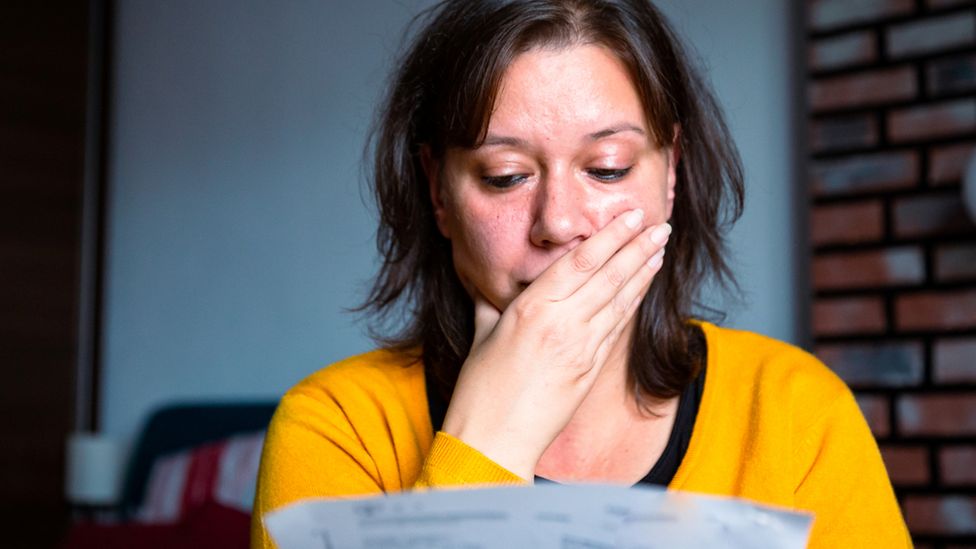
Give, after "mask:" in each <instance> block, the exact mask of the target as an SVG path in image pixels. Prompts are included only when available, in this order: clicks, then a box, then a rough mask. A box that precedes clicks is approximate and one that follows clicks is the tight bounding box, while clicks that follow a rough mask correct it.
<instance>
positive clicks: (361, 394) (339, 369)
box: [279, 349, 426, 415]
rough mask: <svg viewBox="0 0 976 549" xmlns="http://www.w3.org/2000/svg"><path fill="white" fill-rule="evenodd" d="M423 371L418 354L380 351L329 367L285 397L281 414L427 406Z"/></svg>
mask: <svg viewBox="0 0 976 549" xmlns="http://www.w3.org/2000/svg"><path fill="white" fill-rule="evenodd" d="M424 396H425V395H424V368H423V364H422V362H421V359H420V355H419V353H416V352H398V351H391V350H385V349H378V350H374V351H370V352H368V353H363V354H359V355H354V356H351V357H348V358H346V359H343V360H340V361H339V362H336V363H333V364H330V365H329V366H326V367H324V368H322V369H320V370H318V371H316V372H315V373H313V374H311V375H309V376H308V377H306V378H305V379H303V380H302V381H300V382H299V383H298V384H296V385H295V386H294V387H292V388H291V389H290V390H288V392H287V393H285V395H284V396H283V397H282V399H281V404H280V405H279V412H282V413H287V412H288V411H296V412H297V411H301V413H303V414H304V413H307V412H308V411H309V408H318V409H331V410H334V411H336V412H339V413H342V414H343V415H347V414H348V412H349V411H350V410H356V411H357V412H358V413H362V412H365V411H366V410H377V411H378V410H379V409H391V408H403V407H405V406H406V407H409V408H415V407H417V406H418V404H421V403H425V401H426V399H425V398H424Z"/></svg>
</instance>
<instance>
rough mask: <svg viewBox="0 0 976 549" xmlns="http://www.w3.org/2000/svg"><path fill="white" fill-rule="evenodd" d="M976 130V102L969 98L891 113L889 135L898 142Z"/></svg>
mask: <svg viewBox="0 0 976 549" xmlns="http://www.w3.org/2000/svg"><path fill="white" fill-rule="evenodd" d="M973 130H976V102H974V101H971V100H968V99H966V100H962V101H952V102H948V103H940V104H938V105H926V106H923V107H912V108H909V109H901V110H897V111H892V112H890V113H889V114H888V137H889V139H891V140H892V141H896V142H906V141H917V140H920V139H930V138H933V137H950V136H953V135H958V134H961V133H967V132H971V131H973Z"/></svg>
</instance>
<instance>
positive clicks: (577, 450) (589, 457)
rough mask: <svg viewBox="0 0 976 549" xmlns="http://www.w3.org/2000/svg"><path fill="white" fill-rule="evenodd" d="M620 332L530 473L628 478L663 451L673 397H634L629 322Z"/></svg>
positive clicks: (674, 408)
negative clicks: (576, 405)
mask: <svg viewBox="0 0 976 549" xmlns="http://www.w3.org/2000/svg"><path fill="white" fill-rule="evenodd" d="M624 333H625V334H626V335H627V337H621V338H620V339H619V340H618V341H617V345H615V346H614V348H613V349H612V350H611V352H610V354H609V356H608V358H607V362H606V363H605V364H604V366H603V369H602V370H601V371H600V374H599V376H598V377H597V379H596V381H595V382H594V385H593V388H592V389H591V390H590V392H589V394H587V396H586V398H585V399H584V400H583V402H582V403H581V404H580V407H579V408H578V409H577V410H576V413H575V414H574V415H573V417H572V419H571V420H570V421H569V423H568V424H567V425H566V427H565V428H563V430H562V431H561V432H560V433H559V435H557V437H556V439H555V440H553V442H552V444H550V445H549V447H548V448H547V449H546V451H545V452H544V453H543V455H542V458H541V459H540V460H539V465H538V466H537V468H536V474H538V475H540V476H543V477H545V478H550V479H552V480H602V481H610V482H614V481H623V482H630V479H631V477H633V476H634V475H635V474H637V473H641V472H643V473H646V472H647V470H648V469H649V468H650V466H652V465H653V464H654V462H656V461H657V458H658V457H659V456H660V454H661V452H663V450H664V447H665V446H666V445H667V439H668V436H669V435H670V433H671V427H672V425H673V424H674V415H675V412H676V411H677V403H678V399H677V398H673V399H668V400H663V401H661V400H648V397H646V396H644V397H643V398H642V400H641V402H640V403H639V402H638V399H637V395H635V394H634V388H633V386H632V385H631V383H630V379H631V377H630V375H629V373H628V361H627V358H628V357H629V354H630V341H631V337H630V336H631V334H632V333H633V322H631V325H630V326H628V329H626V330H625V331H624ZM648 461H649V463H645V462H648ZM645 466H646V467H645ZM642 476H643V474H640V475H639V476H638V477H637V478H636V479H633V482H636V480H639V479H640V478H641V477H642Z"/></svg>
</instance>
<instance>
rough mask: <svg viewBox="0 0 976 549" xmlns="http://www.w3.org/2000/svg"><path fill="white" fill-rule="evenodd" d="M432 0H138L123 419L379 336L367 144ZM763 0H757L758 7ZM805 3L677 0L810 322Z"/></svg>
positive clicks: (111, 422)
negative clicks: (800, 57) (803, 252)
mask: <svg viewBox="0 0 976 549" xmlns="http://www.w3.org/2000/svg"><path fill="white" fill-rule="evenodd" d="M428 3H429V1H426V0H401V1H399V2H392V1H390V2H388V1H376V2H352V1H350V2H343V3H342V5H341V6H336V4H337V3H336V2H320V1H314V0H303V1H298V0H296V1H290V2H274V3H271V2H262V1H258V0H246V1H241V0H233V1H232V0H208V1H207V2H191V1H189V0H180V1H173V2H165V3H163V2H153V1H149V0H121V1H120V2H118V14H117V27H116V33H117V35H116V42H115V47H116V52H115V55H116V67H115V69H116V73H115V76H116V80H115V87H114V90H113V93H114V104H113V125H112V128H111V131H112V147H111V151H110V153H111V163H110V166H109V170H110V172H109V173H110V203H109V210H108V224H109V231H108V243H107V250H108V253H107V266H106V276H107V280H106V283H107V285H106V295H105V315H106V316H105V325H104V338H105V339H104V350H105V353H104V367H103V378H102V400H101V416H102V425H103V429H104V430H105V431H106V432H108V433H110V434H115V435H119V436H122V437H129V436H131V435H132V433H133V432H134V431H135V430H136V429H137V428H138V425H139V423H140V422H141V421H143V420H144V417H145V414H146V413H147V411H148V410H150V409H151V408H153V407H155V406H158V405H160V404H162V403H165V402H168V401H171V400H192V399H210V400H231V399H240V398H247V397H253V398H276V397H277V396H279V395H280V394H281V393H283V392H284V391H285V390H286V389H287V388H288V387H289V386H291V385H292V384H294V383H295V382H297V381H298V380H299V379H301V378H302V377H304V376H305V375H307V374H308V373H310V372H311V371H313V370H315V369H317V368H319V367H321V366H323V365H325V364H328V363H329V362H331V361H334V360H337V359H339V358H341V357H343V356H346V355H349V354H352V353H357V352H361V351H365V350H367V349H369V348H370V347H371V343H370V342H369V340H368V338H366V337H365V335H364V330H363V326H362V325H360V324H358V323H356V322H355V318H356V317H355V316H353V315H350V314H347V313H344V312H343V308H345V307H349V306H352V305H355V304H356V303H357V302H358V300H359V299H361V297H362V296H363V289H364V287H365V281H366V280H367V279H368V277H369V275H370V274H371V272H372V269H373V267H374V265H375V261H376V260H375V255H374V252H373V244H372V237H373V234H374V224H375V221H374V216H373V215H372V214H371V213H370V212H369V211H368V210H367V208H366V207H365V206H364V205H363V200H362V199H361V192H360V190H359V189H360V181H361V179H362V178H361V171H360V159H361V150H362V143H363V140H364V134H365V130H366V128H367V126H368V124H369V122H370V120H371V117H372V106H373V104H374V102H375V99H376V98H377V96H378V94H379V91H380V89H381V86H382V85H383V80H384V77H385V74H386V70H387V67H388V63H389V60H390V58H391V56H392V55H393V54H394V50H395V48H396V45H397V44H398V43H399V36H400V33H401V30H402V28H403V26H404V25H405V23H406V21H407V20H408V19H409V17H410V15H411V14H412V13H414V12H416V11H417V9H418V7H419V6H421V5H426V4H428ZM743 4H748V5H749V7H750V9H748V10H747V9H744V8H743ZM785 4H787V3H785V2H781V1H779V0H750V1H749V2H735V3H730V2H722V1H718V0H695V1H688V0H671V1H668V2H663V3H662V5H663V7H664V8H665V10H666V11H668V12H669V13H670V14H672V15H673V16H674V18H675V21H676V22H677V23H678V25H679V27H681V28H682V29H683V30H684V31H685V32H686V33H687V36H688V37H689V39H690V40H691V41H692V42H694V43H695V44H696V47H697V48H698V49H699V50H700V52H701V53H702V55H703V56H704V58H705V60H706V63H707V65H708V66H709V68H710V70H711V74H712V78H713V80H714V84H715V86H716V88H717V89H718V93H719V95H720V96H721V98H722V100H723V102H724V104H725V106H726V108H727V110H728V114H729V119H730V122H731V126H732V129H733V132H734V133H735V135H736V137H737V139H738V143H739V146H740V148H741V150H742V153H743V157H744V159H745V163H746V167H747V173H748V185H749V189H748V207H747V210H746V216H745V217H744V218H743V220H742V222H741V223H740V225H739V226H738V227H737V229H736V230H735V232H734V233H733V236H734V239H735V242H734V251H735V254H734V256H735V257H734V261H735V264H736V266H737V270H738V272H739V273H740V274H739V277H740V280H741V282H742V283H743V286H744V288H745V290H746V292H747V302H746V307H740V308H738V309H735V310H733V311H732V312H733V314H732V316H731V318H730V319H729V322H728V324H731V325H734V326H739V327H744V328H748V329H753V330H756V331H759V332H763V333H766V334H770V335H773V336H775V337H779V338H783V339H792V338H793V337H794V334H793V331H794V307H793V305H792V297H793V292H794V288H793V277H792V272H791V265H792V259H791V258H792V255H791V254H792V250H791V243H792V234H791V229H790V222H789V218H790V204H791V202H790V201H791V200H792V199H791V195H790V183H789V181H790V175H791V169H792V164H791V159H792V150H791V148H790V144H789V143H790V139H789V136H790V128H789V123H788V122H789V120H790V104H789V89H790V86H789V82H788V75H789V70H788V65H789V60H788V59H787V53H786V50H787V45H788V40H789V37H788V25H787V20H788V16H787V13H786V9H787V8H786V6H785Z"/></svg>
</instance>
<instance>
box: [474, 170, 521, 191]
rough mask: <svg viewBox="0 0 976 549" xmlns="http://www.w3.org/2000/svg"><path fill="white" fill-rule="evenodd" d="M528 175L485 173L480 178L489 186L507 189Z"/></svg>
mask: <svg viewBox="0 0 976 549" xmlns="http://www.w3.org/2000/svg"><path fill="white" fill-rule="evenodd" d="M528 178H529V176H527V175H525V174H520V173H517V174H512V175H486V176H484V177H482V178H481V180H482V181H483V182H484V183H485V185H488V186H489V187H495V188H496V189H507V188H509V187H514V186H515V185H518V184H519V183H521V182H523V181H525V180H526V179H528Z"/></svg>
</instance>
